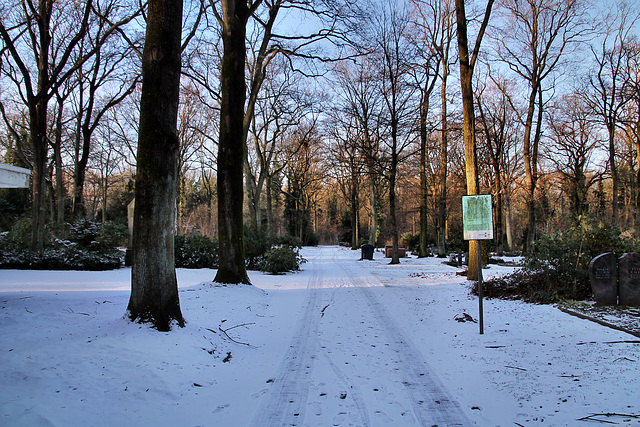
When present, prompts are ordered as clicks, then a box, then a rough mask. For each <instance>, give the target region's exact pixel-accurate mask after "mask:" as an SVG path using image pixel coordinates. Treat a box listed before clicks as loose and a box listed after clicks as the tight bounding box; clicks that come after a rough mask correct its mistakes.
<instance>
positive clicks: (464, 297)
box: [0, 247, 640, 426]
mask: <svg viewBox="0 0 640 427" xmlns="http://www.w3.org/2000/svg"><path fill="white" fill-rule="evenodd" d="M359 255H360V254H359V252H354V251H350V250H348V249H345V248H338V247H319V248H305V249H304V250H303V256H304V257H305V258H307V259H308V260H309V261H308V262H307V263H306V264H304V265H303V271H301V272H298V273H294V274H288V275H284V276H270V275H264V274H261V273H251V274H250V276H251V280H252V282H253V285H254V286H242V285H238V286H216V285H213V284H211V279H212V278H213V277H214V275H215V272H214V271H212V270H178V281H179V286H180V301H181V306H182V312H183V314H184V316H185V318H186V320H187V322H188V323H187V326H186V327H185V328H175V329H174V330H173V331H172V332H169V333H160V332H157V331H155V330H153V329H150V328H149V327H148V326H146V325H139V324H132V323H130V322H128V321H127V320H125V319H124V317H123V315H124V312H125V308H126V305H127V301H128V298H129V290H128V289H129V280H130V270H129V269H121V270H117V271H110V272H73V271H69V272H57V271H54V272H52V271H15V270H0V425H7V426H22V425H24V426H50V425H53V426H114V425H118V426H127V425H143V426H245V425H254V426H265V425H271V426H280V425H308V426H331V425H343V426H348V425H351V426H387V425H389V426H400V425H478V426H494V425H500V426H514V425H537V424H544V425H558V426H564V425H571V426H573V425H589V424H596V425H602V422H605V421H606V422H613V423H616V424H618V425H638V424H640V418H634V417H633V415H640V383H639V380H640V344H638V343H637V338H636V337H634V336H631V335H628V334H625V333H623V332H619V331H615V330H612V329H608V328H606V327H603V326H600V325H598V324H595V323H592V322H589V321H586V320H581V319H578V318H576V317H573V316H570V315H568V314H565V313H562V312H561V311H560V310H558V309H556V308H554V307H552V306H542V305H530V304H524V303H521V302H513V301H501V300H486V301H485V303H484V322H485V324H484V327H485V333H484V334H483V335H480V334H479V328H478V324H477V323H474V322H473V321H459V320H465V319H468V318H469V317H471V318H472V319H473V320H477V319H478V300H477V298H476V297H473V296H471V295H470V294H469V283H468V282H466V281H465V279H464V277H460V276H456V275H455V273H456V271H457V269H455V268H453V267H449V266H446V265H443V264H442V263H441V260H440V259H436V258H426V259H417V258H410V259H405V260H402V262H401V264H400V265H395V266H391V265H388V260H385V259H383V258H382V255H381V254H380V253H376V254H375V258H376V259H375V260H374V261H358V258H359ZM505 271H510V270H509V268H508V267H496V266H492V267H491V268H490V269H488V270H485V271H484V274H485V276H488V275H491V274H501V273H504V272H505ZM465 314H466V315H468V316H465ZM634 341H635V342H634ZM594 414H619V415H610V416H605V415H598V416H593V417H591V418H589V419H586V420H582V421H580V419H581V418H585V417H590V416H592V415H594ZM623 414H627V415H626V416H624V415H623ZM596 419H597V420H600V421H601V422H598V421H595V420H596Z"/></svg>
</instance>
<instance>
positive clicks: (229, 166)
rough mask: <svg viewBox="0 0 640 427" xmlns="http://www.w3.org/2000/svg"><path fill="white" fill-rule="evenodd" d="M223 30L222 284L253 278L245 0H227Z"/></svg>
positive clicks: (218, 279)
mask: <svg viewBox="0 0 640 427" xmlns="http://www.w3.org/2000/svg"><path fill="white" fill-rule="evenodd" d="M221 4H222V11H223V16H224V17H223V28H222V42H223V45H224V48H223V55H222V70H221V73H220V85H221V93H222V99H221V102H220V138H219V143H218V222H219V225H218V240H219V241H220V261H219V263H220V266H219V268H218V272H217V274H216V277H215V279H214V280H215V281H216V282H219V283H246V284H249V283H250V282H249V276H248V275H247V269H246V266H245V256H244V228H243V227H244V226H243V222H242V219H243V218H242V217H243V215H242V208H243V199H244V197H243V196H244V189H243V185H242V184H243V183H242V172H243V162H244V150H245V149H246V147H245V143H244V141H245V138H244V126H243V121H244V117H245V111H244V103H245V99H246V84H245V79H244V77H245V61H246V47H245V35H246V25H247V20H248V19H249V16H250V13H251V12H250V10H249V9H248V7H247V2H246V1H244V2H243V1H240V0H222V3H221Z"/></svg>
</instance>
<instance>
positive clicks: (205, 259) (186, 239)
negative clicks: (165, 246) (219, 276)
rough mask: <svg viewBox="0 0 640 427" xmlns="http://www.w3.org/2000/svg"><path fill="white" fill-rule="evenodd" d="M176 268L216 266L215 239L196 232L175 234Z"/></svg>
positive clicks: (217, 250) (216, 242) (217, 251)
mask: <svg viewBox="0 0 640 427" xmlns="http://www.w3.org/2000/svg"><path fill="white" fill-rule="evenodd" d="M173 249H174V253H175V265H176V267H177V268H218V253H219V249H220V248H219V245H218V240H217V239H211V238H209V237H207V236H201V235H197V234H190V235H180V236H176V237H175V239H174V241H173Z"/></svg>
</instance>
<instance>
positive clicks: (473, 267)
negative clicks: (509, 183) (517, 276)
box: [456, 0, 493, 280]
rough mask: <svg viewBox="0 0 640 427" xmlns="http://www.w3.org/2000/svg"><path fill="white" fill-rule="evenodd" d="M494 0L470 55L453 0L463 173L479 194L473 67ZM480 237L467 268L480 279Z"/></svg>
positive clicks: (470, 190) (459, 5)
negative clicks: (458, 68)
mask: <svg viewBox="0 0 640 427" xmlns="http://www.w3.org/2000/svg"><path fill="white" fill-rule="evenodd" d="M492 6H493V0H489V2H488V3H487V8H486V10H485V14H484V20H483V22H482V26H481V27H480V32H479V33H478V37H477V38H476V45H475V48H474V50H473V55H472V56H471V57H469V47H468V42H467V18H466V12H465V7H464V0H456V21H457V29H456V33H457V36H458V56H459V58H460V86H461V90H462V113H463V123H462V128H463V131H464V159H465V175H466V180H467V194H468V195H475V194H478V190H479V188H478V169H477V155H476V137H475V124H474V121H475V114H474V107H473V88H472V83H473V82H472V79H473V67H474V64H475V61H476V58H477V57H478V51H479V49H480V43H481V41H482V36H483V35H484V31H485V29H486V26H487V24H488V21H489V16H490V14H491V8H492ZM480 243H481V242H480V241H479V240H471V241H470V242H469V269H468V273H467V279H469V280H479V279H481V276H480V274H482V272H481V271H480V267H481V266H479V265H478V252H479V251H481V250H482V245H481V244H480Z"/></svg>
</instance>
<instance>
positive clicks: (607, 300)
mask: <svg viewBox="0 0 640 427" xmlns="http://www.w3.org/2000/svg"><path fill="white" fill-rule="evenodd" d="M616 261H617V260H616V256H615V255H614V254H613V253H611V252H607V253H606V254H602V255H598V256H597V257H595V258H594V259H592V260H591V262H590V263H589V279H590V280H591V290H592V291H593V297H594V298H595V300H596V304H598V305H616V304H617V303H618V286H617V280H616V279H617V278H616Z"/></svg>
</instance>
